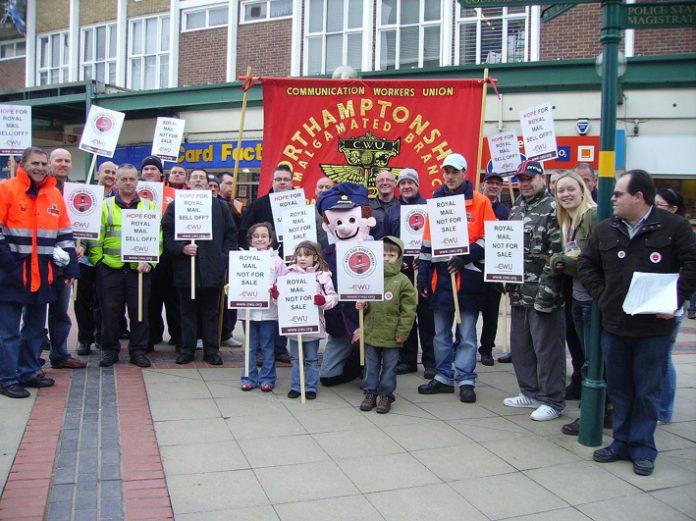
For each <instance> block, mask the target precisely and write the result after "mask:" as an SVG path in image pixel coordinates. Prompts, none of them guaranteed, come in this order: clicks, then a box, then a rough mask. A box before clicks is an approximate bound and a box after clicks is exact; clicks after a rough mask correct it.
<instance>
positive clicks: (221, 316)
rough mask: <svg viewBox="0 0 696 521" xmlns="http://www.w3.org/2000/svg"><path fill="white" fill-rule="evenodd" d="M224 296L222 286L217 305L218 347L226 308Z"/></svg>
mask: <svg viewBox="0 0 696 521" xmlns="http://www.w3.org/2000/svg"><path fill="white" fill-rule="evenodd" d="M225 280H227V270H225ZM226 296H227V295H226V294H225V288H224V287H223V288H222V291H221V292H220V305H219V306H218V335H217V339H218V342H217V343H218V347H220V344H222V323H223V321H224V319H225V310H226V309H227V306H225V300H226V299H225V297H226Z"/></svg>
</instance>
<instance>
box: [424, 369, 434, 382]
mask: <svg viewBox="0 0 696 521" xmlns="http://www.w3.org/2000/svg"><path fill="white" fill-rule="evenodd" d="M436 374H437V369H435V368H434V367H426V368H425V369H424V370H423V378H425V379H426V380H432V379H433V378H435V375H436Z"/></svg>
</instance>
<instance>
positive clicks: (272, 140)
mask: <svg viewBox="0 0 696 521" xmlns="http://www.w3.org/2000/svg"><path fill="white" fill-rule="evenodd" d="M262 82H263V105H264V139H263V147H264V154H263V161H262V164H261V179H260V186H259V195H263V194H265V193H267V192H268V191H269V190H270V187H271V177H272V174H273V170H274V169H275V167H276V166H277V165H279V164H281V163H286V164H288V165H289V166H290V168H291V169H292V172H293V185H294V186H295V187H296V188H297V187H302V188H304V191H305V195H306V196H307V199H308V200H312V199H314V187H315V185H316V182H317V180H318V179H319V178H320V177H323V176H327V177H329V178H331V179H333V180H334V181H335V182H337V183H340V182H343V181H351V182H354V183H358V184H361V185H364V186H366V187H367V189H368V192H369V194H370V196H371V197H374V196H375V195H376V189H375V178H376V177H377V174H378V173H379V172H380V171H382V170H385V169H386V170H389V171H391V172H392V173H393V174H394V175H395V176H397V175H398V174H399V171H400V170H401V169H403V168H415V169H416V170H417V171H418V174H419V177H420V193H421V195H423V196H424V197H430V195H431V194H432V192H433V190H434V189H435V188H437V186H439V185H440V184H442V175H441V172H440V165H441V164H442V160H443V159H444V158H445V157H446V156H447V155H448V154H451V153H453V152H457V153H460V154H463V155H464V157H466V160H467V163H468V165H469V169H468V172H467V177H468V178H469V179H473V178H474V170H475V169H474V165H475V164H476V154H477V150H478V134H479V125H480V119H481V97H482V95H483V81H482V80H450V81H439V80H438V81H428V80H426V81H423V80H421V81H389V80H381V81H377V80H375V81H363V80H324V79H321V80H315V79H286V78H267V79H263V80H262Z"/></svg>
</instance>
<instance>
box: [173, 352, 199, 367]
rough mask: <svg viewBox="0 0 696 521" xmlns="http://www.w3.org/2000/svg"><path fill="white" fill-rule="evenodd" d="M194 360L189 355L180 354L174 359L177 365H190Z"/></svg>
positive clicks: (193, 357)
mask: <svg viewBox="0 0 696 521" xmlns="http://www.w3.org/2000/svg"><path fill="white" fill-rule="evenodd" d="M195 359H196V357H195V356H193V355H192V354H191V353H181V354H180V355H179V356H177V357H176V363H177V364H179V365H184V364H190V363H191V362H193V361H194V360H195Z"/></svg>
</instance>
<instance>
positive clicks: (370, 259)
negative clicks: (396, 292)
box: [336, 241, 384, 300]
mask: <svg viewBox="0 0 696 521" xmlns="http://www.w3.org/2000/svg"><path fill="white" fill-rule="evenodd" d="M336 270H337V277H338V298H339V300H384V243H383V242H382V241H363V242H345V241H339V242H337V243H336Z"/></svg>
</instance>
